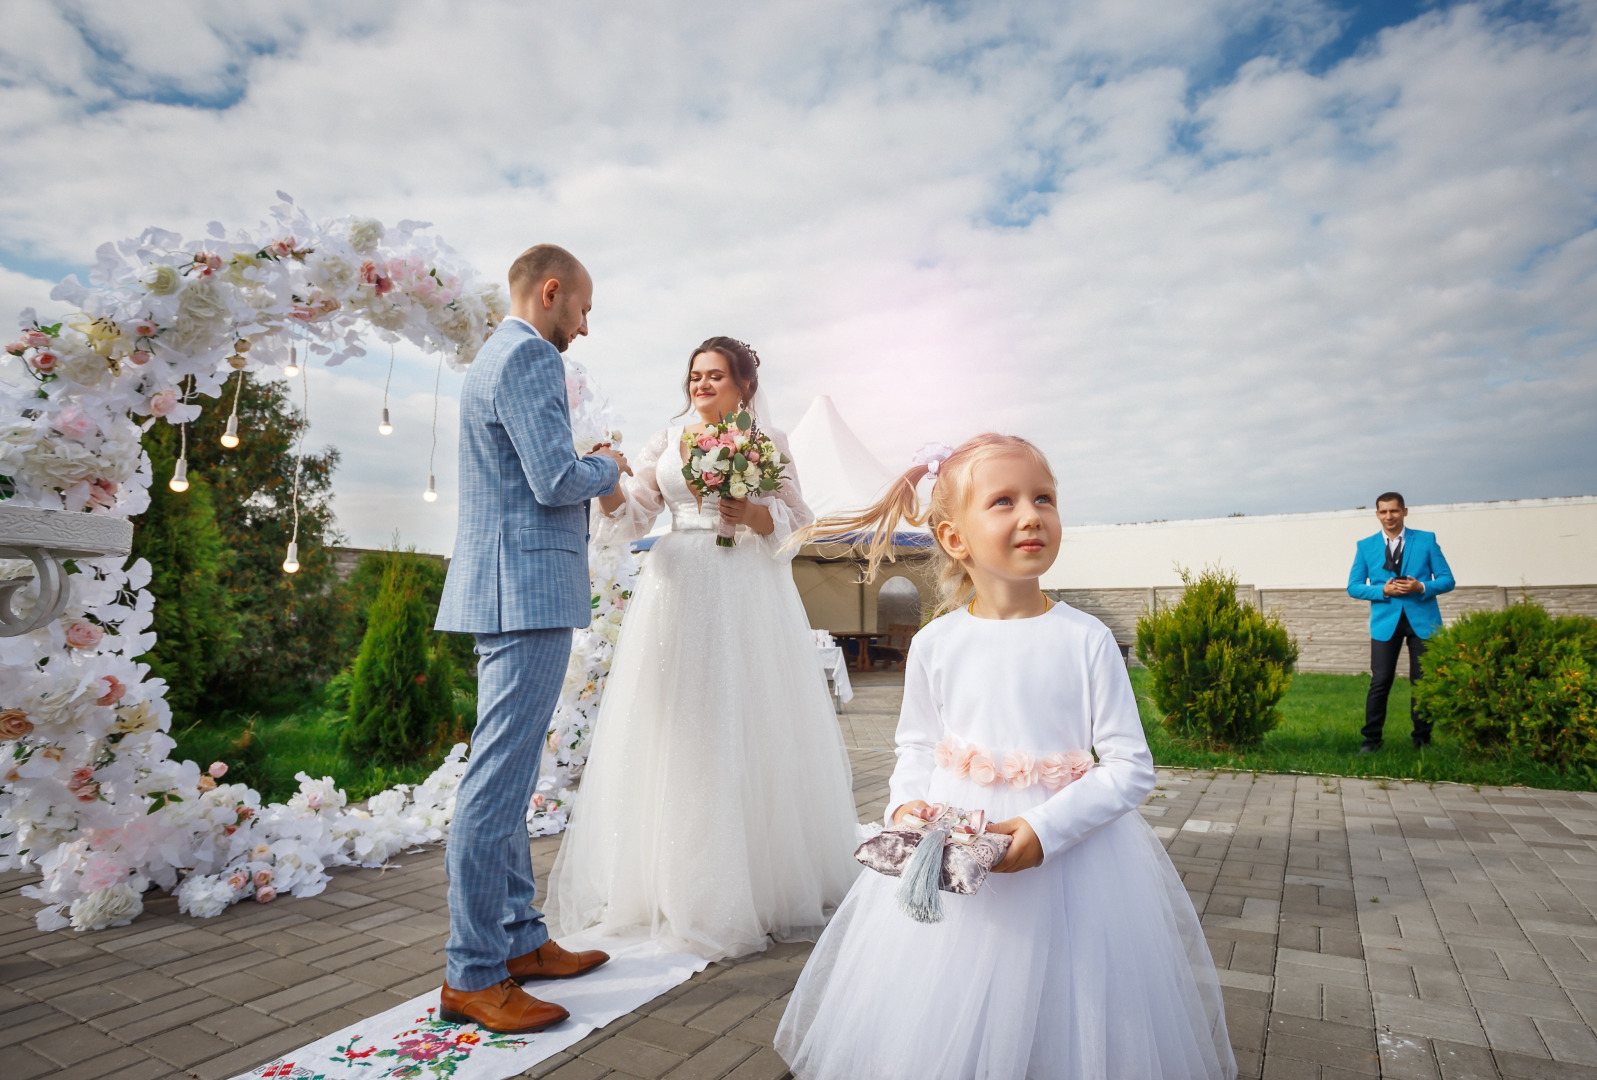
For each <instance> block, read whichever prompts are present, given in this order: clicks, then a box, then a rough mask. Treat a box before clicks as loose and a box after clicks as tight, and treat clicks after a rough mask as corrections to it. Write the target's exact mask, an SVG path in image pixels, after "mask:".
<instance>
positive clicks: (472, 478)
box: [435, 320, 619, 634]
mask: <svg viewBox="0 0 1597 1080" xmlns="http://www.w3.org/2000/svg"><path fill="white" fill-rule="evenodd" d="M459 456H460V517H459V522H458V524H457V525H456V528H455V554H454V558H453V559H452V560H451V561H450V563H449V576H448V578H447V579H446V580H445V582H444V595H443V599H442V601H441V602H440V603H439V605H438V620H437V623H436V624H435V629H438V630H451V631H455V632H457V633H471V634H491V633H502V632H505V631H510V630H539V629H549V628H553V627H560V626H571V627H582V626H587V625H588V622H589V620H590V618H591V607H592V593H591V586H590V585H589V582H588V500H589V499H591V498H593V497H594V496H595V495H602V494H604V493H605V492H608V491H610V490H612V489H613V488H614V487H615V485H616V481H617V478H618V476H619V470H618V469H617V468H616V463H615V462H614V461H611V460H610V459H609V458H603V457H588V458H579V457H577V452H576V450H575V449H573V448H572V445H571V410H570V406H569V405H568V404H567V402H566V368H565V364H564V363H563V362H562V361H561V359H560V353H559V351H558V350H557V349H556V348H555V347H554V346H553V345H551V344H549V342H547V341H545V340H543V338H541V337H539V336H538V334H537V333H536V332H535V331H533V330H532V329H530V328H529V327H527V326H526V325H524V324H522V323H520V322H512V321H508V320H507V321H506V322H505V323H504V324H503V325H501V326H500V327H499V329H498V330H496V331H495V332H494V335H493V337H491V338H489V339H488V342H487V344H485V345H484V346H483V347H482V351H481V352H479V353H478V354H477V358H476V359H475V360H474V361H472V364H471V368H470V369H469V370H468V371H467V372H466V381H465V385H464V386H463V387H462V388H461V392H460V450H459Z"/></svg>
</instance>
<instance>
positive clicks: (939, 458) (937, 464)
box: [910, 442, 954, 480]
mask: <svg viewBox="0 0 1597 1080" xmlns="http://www.w3.org/2000/svg"><path fill="white" fill-rule="evenodd" d="M953 455H954V448H953V447H952V446H949V445H948V444H947V443H940V442H929V443H927V444H926V445H925V446H923V447H921V448H920V449H919V450H917V451H915V456H914V457H913V458H911V459H910V464H911V465H924V466H926V475H927V476H929V477H931V478H932V479H933V480H936V479H937V470H938V469H939V468H941V467H942V464H943V462H945V461H947V460H948V459H949V458H950V457H952V456H953Z"/></svg>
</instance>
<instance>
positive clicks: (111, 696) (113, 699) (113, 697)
mask: <svg viewBox="0 0 1597 1080" xmlns="http://www.w3.org/2000/svg"><path fill="white" fill-rule="evenodd" d="M100 682H103V683H105V693H103V694H101V695H100V696H99V697H97V698H95V699H94V703H95V704H96V705H115V704H116V703H117V702H119V701H121V700H122V695H123V694H126V693H127V692H128V688H127V684H126V683H124V682H123V681H122V680H121V679H119V678H117V677H116V676H115V675H107V676H106V677H105V678H103V679H101V680H100Z"/></svg>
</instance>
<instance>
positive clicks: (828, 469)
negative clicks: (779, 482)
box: [788, 394, 893, 517]
mask: <svg viewBox="0 0 1597 1080" xmlns="http://www.w3.org/2000/svg"><path fill="white" fill-rule="evenodd" d="M788 442H789V444H790V445H791V446H792V449H793V460H794V462H795V463H796V464H797V466H798V474H799V483H801V484H802V485H803V487H804V501H805V502H806V503H808V504H809V506H810V509H811V510H814V511H815V516H816V517H826V516H827V515H828V514H837V513H843V512H845V511H850V510H863V509H865V508H866V507H867V506H869V505H870V504H871V503H873V502H875V501H876V500H877V499H878V498H880V497H881V495H882V492H884V491H885V490H887V484H888V482H889V481H890V480H892V478H893V473H892V472H890V471H889V470H888V468H887V466H885V465H883V464H882V463H881V462H880V461H878V460H877V459H876V455H875V454H873V453H871V452H870V451H869V450H867V449H866V448H865V444H864V443H862V442H860V438H859V436H858V435H856V434H854V431H853V429H852V428H850V427H849V426H848V423H847V422H846V421H845V420H844V419H843V417H842V416H841V415H840V414H839V413H838V411H837V406H836V405H833V404H832V399H831V398H830V397H828V396H827V395H825V394H822V395H821V396H820V397H818V398H816V399H815V400H814V401H813V402H811V403H810V407H809V409H808V410H807V411H806V412H805V413H804V419H802V420H800V421H799V422H798V425H797V426H796V427H794V428H793V430H792V431H791V432H789V433H788Z"/></svg>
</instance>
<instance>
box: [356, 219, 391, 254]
mask: <svg viewBox="0 0 1597 1080" xmlns="http://www.w3.org/2000/svg"><path fill="white" fill-rule="evenodd" d="M382 238H383V223H382V222H380V221H378V220H376V219H375V218H354V219H352V220H351V221H350V223H349V246H350V247H352V248H354V249H355V250H356V251H358V252H360V253H361V254H362V255H370V254H371V253H372V252H373V251H375V250H377V245H378V243H379V242H380V241H381V240H382Z"/></svg>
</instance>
